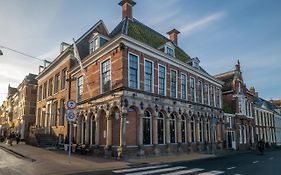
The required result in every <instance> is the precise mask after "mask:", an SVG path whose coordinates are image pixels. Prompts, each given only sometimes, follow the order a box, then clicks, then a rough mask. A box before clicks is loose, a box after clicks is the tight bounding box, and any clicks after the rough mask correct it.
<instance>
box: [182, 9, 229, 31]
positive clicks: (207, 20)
mask: <svg viewBox="0 0 281 175" xmlns="http://www.w3.org/2000/svg"><path fill="white" fill-rule="evenodd" d="M225 15H226V13H225V12H217V13H214V14H212V15H209V16H206V17H204V18H202V19H199V20H198V21H194V22H191V23H187V24H186V25H184V26H182V27H181V29H180V31H181V32H182V33H183V35H189V34H190V33H191V32H193V31H195V30H201V29H203V28H206V27H207V26H208V25H210V24H212V23H213V22H215V21H218V20H220V19H221V18H223V17H224V16H225Z"/></svg>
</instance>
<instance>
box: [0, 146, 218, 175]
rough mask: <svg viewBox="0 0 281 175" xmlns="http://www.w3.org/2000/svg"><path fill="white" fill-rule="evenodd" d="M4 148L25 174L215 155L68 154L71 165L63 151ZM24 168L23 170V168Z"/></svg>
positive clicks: (92, 169)
mask: <svg viewBox="0 0 281 175" xmlns="http://www.w3.org/2000/svg"><path fill="white" fill-rule="evenodd" d="M1 147H5V148H6V149H9V150H11V151H13V152H15V153H17V154H18V155H21V156H22V157H23V159H25V160H26V161H27V164H29V165H30V166H29V167H32V168H31V169H30V168H29V169H28V170H27V171H26V173H27V174H34V173H35V172H36V173H35V174H70V173H77V172H86V171H100V170H112V169H120V168H127V167H129V166H132V165H140V164H160V163H171V162H179V161H191V160H197V159H205V158H211V157H215V155H209V154H200V153H189V154H187V153H182V154H179V155H168V156H152V157H142V158H134V159H129V160H126V161H117V160H109V159H104V158H102V157H95V156H93V155H92V156H88V155H77V154H72V156H71V163H69V162H68V154H67V152H64V151H50V150H47V149H43V148H38V147H34V146H30V145H26V144H24V143H20V144H18V145H16V144H14V145H13V146H10V145H7V144H3V143H1V144H0V148H1ZM26 167H27V166H26Z"/></svg>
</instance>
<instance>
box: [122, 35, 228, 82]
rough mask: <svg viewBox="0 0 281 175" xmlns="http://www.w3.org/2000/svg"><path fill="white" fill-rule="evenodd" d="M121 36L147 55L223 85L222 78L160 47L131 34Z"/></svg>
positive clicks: (127, 43) (125, 42)
mask: <svg viewBox="0 0 281 175" xmlns="http://www.w3.org/2000/svg"><path fill="white" fill-rule="evenodd" d="M121 37H122V38H124V41H123V42H124V44H125V45H127V46H129V47H131V48H134V49H136V50H139V51H141V52H142V53H144V54H146V55H150V56H152V57H154V58H157V59H159V60H161V61H163V62H166V63H168V64H171V65H174V66H176V67H179V68H180V69H182V70H186V71H187V72H189V73H191V74H193V75H194V76H198V77H200V78H202V79H204V80H206V81H210V82H211V83H213V84H215V85H217V86H219V87H222V84H223V82H222V81H220V80H218V79H216V78H215V77H213V76H210V75H208V74H206V73H203V72H200V71H199V70H197V69H195V68H193V67H192V66H190V65H189V64H187V63H184V62H182V61H179V60H177V59H175V58H174V57H172V56H169V55H168V54H166V53H164V52H162V51H160V50H158V49H155V48H153V47H151V46H148V45H146V44H143V43H142V42H139V41H138V40H135V39H133V38H131V37H129V36H126V35H123V34H122V35H121Z"/></svg>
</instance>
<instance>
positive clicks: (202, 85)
mask: <svg viewBox="0 0 281 175" xmlns="http://www.w3.org/2000/svg"><path fill="white" fill-rule="evenodd" d="M200 83H201V104H204V84H203V82H202V80H198V83H197V86H198V90H199V84H200ZM198 95H199V92H198ZM198 99H199V96H198ZM198 102H199V101H198Z"/></svg>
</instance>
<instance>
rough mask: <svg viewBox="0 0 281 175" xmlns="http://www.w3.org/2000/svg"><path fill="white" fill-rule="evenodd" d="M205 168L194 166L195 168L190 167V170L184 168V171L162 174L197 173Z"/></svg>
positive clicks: (180, 174)
mask: <svg viewBox="0 0 281 175" xmlns="http://www.w3.org/2000/svg"><path fill="white" fill-rule="evenodd" d="M203 170H204V169H200V168H193V169H189V170H182V171H177V172H173V173H167V174H162V175H182V174H190V173H195V172H198V171H203Z"/></svg>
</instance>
